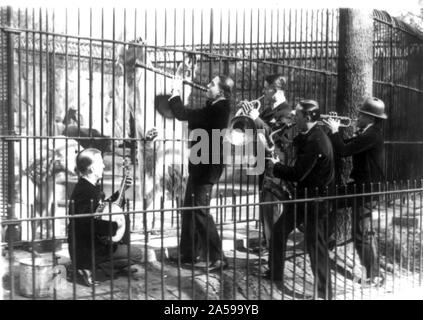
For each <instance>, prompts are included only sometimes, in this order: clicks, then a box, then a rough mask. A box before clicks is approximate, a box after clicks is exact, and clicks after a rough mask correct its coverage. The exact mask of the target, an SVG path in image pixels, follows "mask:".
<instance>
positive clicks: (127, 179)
mask: <svg viewBox="0 0 423 320" xmlns="http://www.w3.org/2000/svg"><path fill="white" fill-rule="evenodd" d="M132 184H133V180H132V177H126V182H125V190H128V189H129V188H130V187H132Z"/></svg>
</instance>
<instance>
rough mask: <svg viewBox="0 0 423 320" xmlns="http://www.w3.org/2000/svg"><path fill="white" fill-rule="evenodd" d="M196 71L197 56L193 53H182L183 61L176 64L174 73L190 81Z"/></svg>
mask: <svg viewBox="0 0 423 320" xmlns="http://www.w3.org/2000/svg"><path fill="white" fill-rule="evenodd" d="M196 71H197V56H196V55H195V54H194V53H187V54H184V59H183V63H180V64H179V65H178V69H177V70H176V75H177V76H179V77H180V78H183V79H186V80H189V81H192V79H193V78H194V77H195V73H196Z"/></svg>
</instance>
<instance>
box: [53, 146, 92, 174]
mask: <svg viewBox="0 0 423 320" xmlns="http://www.w3.org/2000/svg"><path fill="white" fill-rule="evenodd" d="M83 149H84V148H83V147H81V146H80V145H79V143H78V142H77V141H75V140H73V139H68V140H67V143H66V140H65V139H57V141H56V143H55V148H54V158H52V159H51V160H52V161H53V173H54V174H57V173H59V172H67V173H69V174H72V175H76V171H75V168H76V156H77V154H78V152H79V151H81V150H83Z"/></svg>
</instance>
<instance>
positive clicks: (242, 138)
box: [228, 95, 264, 146]
mask: <svg viewBox="0 0 423 320" xmlns="http://www.w3.org/2000/svg"><path fill="white" fill-rule="evenodd" d="M263 97H264V95H263V96H261V97H259V98H257V99H256V100H252V101H241V102H239V103H238V104H237V107H238V108H239V110H238V111H237V112H236V113H235V115H234V117H233V118H232V120H231V123H230V125H229V135H228V140H229V142H230V143H231V144H233V145H236V146H240V145H244V144H245V143H247V142H248V141H249V140H250V139H251V138H252V137H249V135H248V134H247V133H246V131H247V129H253V130H255V129H256V124H255V123H254V120H253V118H251V117H250V116H249V115H248V114H247V113H246V112H245V108H244V105H246V104H247V103H251V104H253V107H254V108H255V109H256V110H258V109H260V107H261V103H260V100H261V99H262V98H263Z"/></svg>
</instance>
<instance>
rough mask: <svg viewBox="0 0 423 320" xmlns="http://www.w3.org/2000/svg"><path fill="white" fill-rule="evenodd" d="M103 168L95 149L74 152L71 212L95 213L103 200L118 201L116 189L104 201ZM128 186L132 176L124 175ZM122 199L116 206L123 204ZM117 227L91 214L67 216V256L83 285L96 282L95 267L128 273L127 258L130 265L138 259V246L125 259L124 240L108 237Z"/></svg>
mask: <svg viewBox="0 0 423 320" xmlns="http://www.w3.org/2000/svg"><path fill="white" fill-rule="evenodd" d="M104 167H105V166H104V162H103V158H102V156H101V152H100V150H98V149H95V148H88V149H84V150H82V151H81V152H80V153H79V154H78V155H77V157H76V169H77V171H78V173H79V174H80V178H79V181H78V183H77V184H76V185H75V188H74V190H73V192H72V195H71V198H70V203H69V213H70V215H79V214H89V213H95V212H96V210H97V208H98V206H99V205H100V203H101V202H102V201H111V202H112V201H115V200H117V197H118V192H116V193H115V194H114V195H113V196H112V197H110V198H109V199H107V200H104V193H103V192H102V191H101V189H100V186H99V184H98V183H99V181H100V179H101V178H102V177H103V170H104ZM131 185H132V178H131V177H127V179H126V185H125V188H126V189H128V188H129V187H130V186H131ZM123 202H124V201H122V203H121V204H119V205H120V206H123V205H124V203H123ZM118 227H119V226H118V224H117V223H116V222H114V221H107V220H102V219H98V218H94V217H84V218H74V219H70V221H69V224H68V244H69V255H70V258H71V260H72V265H73V268H76V270H77V275H78V277H79V278H80V279H81V280H82V281H83V283H84V284H85V285H87V286H91V285H93V284H94V285H96V284H98V283H97V282H96V281H95V279H93V276H92V271H93V270H94V269H96V268H97V267H101V268H102V269H103V270H104V271H105V272H106V273H108V274H109V275H111V274H110V270H111V266H112V265H113V268H114V270H117V271H123V272H127V271H128V269H127V267H128V263H129V261H130V264H134V263H137V262H140V261H141V258H142V254H141V251H140V250H139V249H137V248H131V250H130V257H129V259H128V246H129V243H124V241H121V242H119V243H116V242H112V241H111V240H110V238H111V236H114V235H115V234H116V231H117V229H118ZM124 237H125V236H124ZM93 260H94V264H93ZM128 260H129V261H128ZM125 269H126V270H125ZM134 271H136V270H135V269H134Z"/></svg>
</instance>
